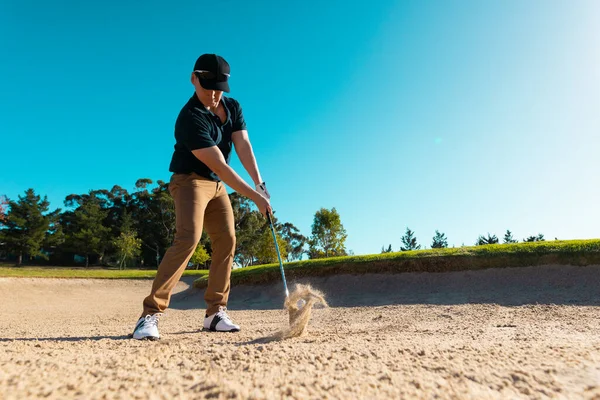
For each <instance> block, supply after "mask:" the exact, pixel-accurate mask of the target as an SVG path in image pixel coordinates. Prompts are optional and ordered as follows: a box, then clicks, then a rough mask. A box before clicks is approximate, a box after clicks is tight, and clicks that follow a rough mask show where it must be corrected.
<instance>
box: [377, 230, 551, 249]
mask: <svg viewBox="0 0 600 400" xmlns="http://www.w3.org/2000/svg"><path fill="white" fill-rule="evenodd" d="M400 240H401V242H402V246H400V251H410V250H420V249H421V245H420V244H418V243H417V238H416V236H415V233H414V232H413V231H412V230H410V228H408V227H407V228H406V232H405V233H404V235H403V236H402V237H401V238H400ZM545 240H546V239H544V235H543V234H541V233H540V234H538V235H534V236H529V237H527V238H525V239H523V242H543V241H545ZM499 242H500V241H499V239H498V237H497V236H496V235H490V234H489V233H488V234H487V236H483V235H479V237H478V238H477V241H476V242H475V246H482V245H486V244H498V243H499ZM518 242H519V241H518V240H516V239H515V238H514V236H513V233H512V232H511V231H510V230H508V229H507V230H506V233H505V234H504V239H503V242H502V243H504V244H509V243H518ZM447 247H448V238H447V237H446V234H444V233H440V232H439V231H438V230H436V231H435V235H434V236H433V239H432V242H431V248H432V249H442V248H447ZM393 251H394V250H393V249H392V245H391V244H390V245H389V246H388V247H385V246H383V247H382V248H381V252H382V253H391V252H393Z"/></svg>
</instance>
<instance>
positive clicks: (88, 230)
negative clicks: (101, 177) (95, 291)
mask: <svg viewBox="0 0 600 400" xmlns="http://www.w3.org/2000/svg"><path fill="white" fill-rule="evenodd" d="M65 203H66V201H65ZM106 213H107V212H106V211H104V210H102V208H101V207H100V204H99V201H98V200H97V198H96V197H95V196H89V197H85V198H84V199H83V201H82V204H81V206H79V208H77V209H76V210H75V212H74V214H73V225H74V226H73V228H74V230H73V232H72V233H71V235H70V237H69V239H68V240H69V245H70V247H71V249H72V250H73V251H75V252H76V253H80V254H82V255H85V266H86V267H88V266H89V265H90V255H98V256H100V255H102V253H103V252H104V250H105V249H106V246H107V244H108V237H109V233H110V228H109V227H106V226H104V225H103V221H104V218H105V217H106Z"/></svg>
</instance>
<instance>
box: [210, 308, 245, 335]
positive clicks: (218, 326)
mask: <svg viewBox="0 0 600 400" xmlns="http://www.w3.org/2000/svg"><path fill="white" fill-rule="evenodd" d="M204 330H205V331H211V332H239V331H240V326H239V325H236V324H234V323H233V322H232V321H231V318H229V315H227V308H226V307H219V312H218V313H216V314H213V315H211V316H210V317H209V316H208V315H207V316H205V317H204Z"/></svg>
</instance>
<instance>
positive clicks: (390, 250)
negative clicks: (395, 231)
mask: <svg viewBox="0 0 600 400" xmlns="http://www.w3.org/2000/svg"><path fill="white" fill-rule="evenodd" d="M391 252H392V245H391V244H390V245H389V246H388V248H387V249H386V248H385V246H381V254H385V253H391Z"/></svg>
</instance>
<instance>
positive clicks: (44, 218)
mask: <svg viewBox="0 0 600 400" xmlns="http://www.w3.org/2000/svg"><path fill="white" fill-rule="evenodd" d="M8 206H9V210H8V213H7V214H6V220H5V221H4V222H3V223H2V224H3V225H4V226H5V229H3V230H2V238H3V240H4V242H5V243H6V247H7V249H8V250H9V251H10V252H13V253H14V254H15V255H16V256H17V265H21V264H22V263H23V256H24V255H28V256H29V257H36V256H40V257H42V258H47V256H46V255H45V254H44V253H42V245H43V244H44V241H45V240H46V237H47V235H48V231H49V229H50V225H51V223H52V222H53V218H54V217H53V216H54V215H56V212H55V213H52V215H48V214H47V213H48V208H49V206H50V203H49V202H48V199H47V197H46V196H44V198H43V199H41V197H40V196H39V195H36V194H35V191H34V190H33V189H27V190H26V191H25V196H19V200H18V201H9V202H8Z"/></svg>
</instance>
